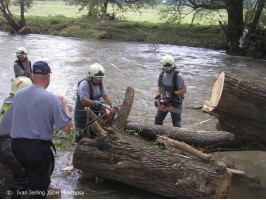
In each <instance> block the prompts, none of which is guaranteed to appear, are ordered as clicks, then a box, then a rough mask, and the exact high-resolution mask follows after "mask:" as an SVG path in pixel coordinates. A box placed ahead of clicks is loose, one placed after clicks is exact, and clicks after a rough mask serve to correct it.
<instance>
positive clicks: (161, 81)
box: [159, 69, 179, 91]
mask: <svg viewBox="0 0 266 200" xmlns="http://www.w3.org/2000/svg"><path fill="white" fill-rule="evenodd" d="M164 72H165V71H162V72H161V73H160V75H159V82H160V83H163V75H164ZM178 74H179V71H177V70H175V69H174V76H173V90H174V91H176V90H178V85H177V84H176V82H177V75H178Z"/></svg>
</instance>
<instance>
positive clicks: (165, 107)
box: [156, 97, 180, 113]
mask: <svg viewBox="0 0 266 200" xmlns="http://www.w3.org/2000/svg"><path fill="white" fill-rule="evenodd" d="M172 100H173V99H172V98H171V97H166V98H160V99H159V100H158V102H157V103H156V107H157V108H158V109H159V110H161V111H163V112H170V113H180V110H178V109H176V108H173V105H172Z"/></svg>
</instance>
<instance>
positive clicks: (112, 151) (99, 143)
mask: <svg viewBox="0 0 266 200" xmlns="http://www.w3.org/2000/svg"><path fill="white" fill-rule="evenodd" d="M133 98H134V90H133V88H130V87H129V88H128V89H127V92H126V96H125V99H124V102H123V105H122V107H121V111H120V113H119V115H118V116H117V119H116V120H115V123H114V124H113V125H112V126H111V128H109V129H108V130H106V133H107V137H105V138H104V139H102V137H101V136H100V134H98V137H97V139H90V140H91V142H90V141H89V140H87V141H84V142H85V143H82V142H81V143H80V144H79V145H77V147H76V149H75V152H74V156H73V165H74V167H76V168H78V169H81V170H83V171H85V172H89V173H92V174H94V175H95V176H100V177H103V178H106V179H112V180H115V181H119V182H121V183H124V184H128V185H131V186H135V187H138V188H141V189H144V190H147V191H149V192H152V193H156V194H159V195H162V196H165V197H173V198H194V199H196V198H226V197H227V194H228V191H229V188H230V182H231V173H230V172H228V171H227V170H226V167H225V165H218V164H216V162H215V161H213V160H211V161H209V162H206V161H203V160H200V159H198V158H196V157H195V156H192V155H181V154H180V153H178V152H177V151H174V152H169V151H163V150H155V149H154V148H153V147H152V146H149V145H147V144H146V145H144V144H143V143H141V142H139V141H137V142H136V141H135V140H133V139H132V138H130V137H127V136H126V134H125V133H124V128H125V125H126V120H127V118H128V115H129V113H130V109H131V106H132V103H133Z"/></svg>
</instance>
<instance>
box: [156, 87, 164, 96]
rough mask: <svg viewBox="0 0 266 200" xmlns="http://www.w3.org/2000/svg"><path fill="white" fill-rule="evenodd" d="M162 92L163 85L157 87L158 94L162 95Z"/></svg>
mask: <svg viewBox="0 0 266 200" xmlns="http://www.w3.org/2000/svg"><path fill="white" fill-rule="evenodd" d="M162 92H163V88H162V87H158V88H157V95H160V96H161V94H162Z"/></svg>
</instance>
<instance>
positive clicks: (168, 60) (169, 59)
mask: <svg viewBox="0 0 266 200" xmlns="http://www.w3.org/2000/svg"><path fill="white" fill-rule="evenodd" d="M162 66H163V68H162V69H163V70H166V69H173V68H175V59H174V58H173V56H170V55H167V56H164V57H163V59H162Z"/></svg>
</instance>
